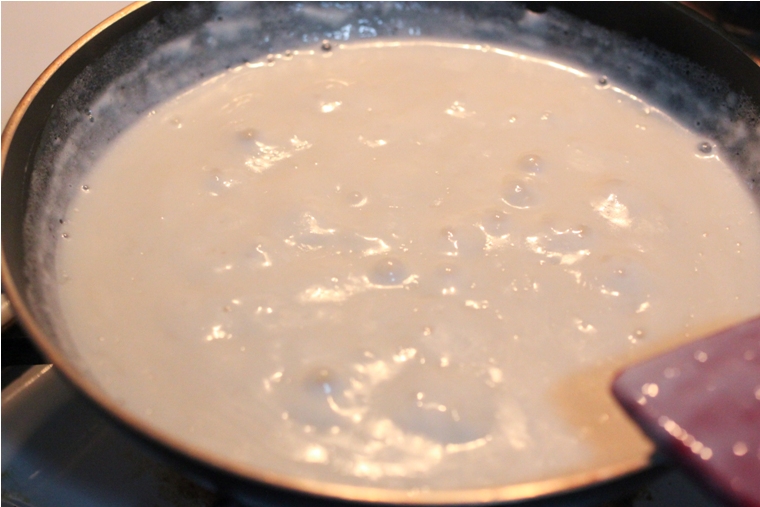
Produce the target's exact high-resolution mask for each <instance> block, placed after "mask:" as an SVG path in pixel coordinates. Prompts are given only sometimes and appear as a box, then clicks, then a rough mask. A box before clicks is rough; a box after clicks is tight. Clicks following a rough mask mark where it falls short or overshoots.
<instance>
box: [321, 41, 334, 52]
mask: <svg viewBox="0 0 760 507" xmlns="http://www.w3.org/2000/svg"><path fill="white" fill-rule="evenodd" d="M331 49H332V44H331V43H330V41H329V40H327V39H325V40H323V41H322V51H330V50H331Z"/></svg>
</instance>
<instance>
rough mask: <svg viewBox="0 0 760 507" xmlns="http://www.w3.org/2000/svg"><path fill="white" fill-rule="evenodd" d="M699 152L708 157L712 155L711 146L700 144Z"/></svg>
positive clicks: (705, 143) (706, 143)
mask: <svg viewBox="0 0 760 507" xmlns="http://www.w3.org/2000/svg"><path fill="white" fill-rule="evenodd" d="M699 151H700V152H702V153H704V154H705V155H708V154H710V153H712V145H711V144H710V143H708V142H704V143H700V145H699Z"/></svg>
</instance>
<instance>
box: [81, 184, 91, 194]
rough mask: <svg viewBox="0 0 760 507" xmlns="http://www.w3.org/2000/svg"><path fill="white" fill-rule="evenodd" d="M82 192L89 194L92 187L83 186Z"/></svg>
mask: <svg viewBox="0 0 760 507" xmlns="http://www.w3.org/2000/svg"><path fill="white" fill-rule="evenodd" d="M82 191H84V192H89V191H90V187H89V186H88V185H82Z"/></svg>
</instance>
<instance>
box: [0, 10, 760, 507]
mask: <svg viewBox="0 0 760 507" xmlns="http://www.w3.org/2000/svg"><path fill="white" fill-rule="evenodd" d="M225 18H226V19H225ZM244 19H253V20H255V23H252V24H251V26H254V27H255V28H251V29H250V30H248V29H241V30H238V31H237V32H236V33H234V34H233V35H232V36H230V37H229V38H224V37H220V36H218V37H216V38H213V37H209V30H210V27H212V26H214V27H217V28H218V26H220V24H223V23H225V21H228V22H230V23H232V22H236V23H240V22H241V20H244ZM362 20H364V21H365V22H362ZM378 20H381V21H382V23H377V21H378ZM242 25H245V24H244V23H243V24H242ZM536 25H540V29H536V28H535V26H536ZM346 26H354V27H358V26H363V27H367V28H366V29H365V30H364V31H363V32H362V31H360V30H354V31H353V33H352V32H351V30H348V31H347V30H345V27H346ZM602 27H605V28H602ZM607 29H609V30H612V32H610V31H608V30H607ZM233 32H234V31H233ZM225 33H228V34H229V33H230V32H229V31H227V32H225ZM365 35H367V36H385V37H394V38H402V37H418V36H430V37H447V38H467V39H478V40H483V41H485V42H489V43H494V44H504V45H507V44H509V45H519V46H523V47H525V48H526V49H528V50H544V51H547V52H549V53H551V54H555V55H557V56H558V57H561V58H563V59H566V60H570V61H574V62H577V63H578V64H580V65H582V66H584V67H586V68H590V69H593V70H596V71H598V72H599V73H600V75H601V74H604V75H606V76H609V77H610V78H611V79H615V80H617V81H619V82H623V83H626V86H627V88H628V89H629V90H631V91H632V92H634V93H637V94H641V95H643V96H646V97H647V98H648V99H649V100H650V101H651V102H654V103H655V104H656V105H658V106H660V107H661V108H663V109H665V110H667V111H669V112H670V113H671V114H672V115H674V116H676V117H677V118H678V119H679V120H680V121H681V122H682V123H684V124H686V125H688V126H690V127H691V128H692V129H694V130H695V131H697V132H699V133H701V134H702V135H704V136H706V137H710V138H712V139H714V140H715V142H716V143H717V144H718V145H719V146H720V149H721V152H722V154H724V156H725V157H727V158H729V159H731V160H732V162H733V163H734V165H735V166H736V167H737V168H738V169H737V170H738V171H739V173H740V174H739V175H740V177H741V178H742V179H743V180H744V181H745V182H746V183H747V185H748V188H750V189H751V191H752V192H753V195H754V196H755V197H756V198H758V199H760V197H758V196H760V184H759V183H760V177H759V175H760V162H758V159H759V158H760V155H759V153H760V150H759V149H758V133H757V115H756V111H757V110H758V109H760V69H758V67H757V65H755V64H754V62H752V61H751V60H750V59H749V58H748V57H746V55H744V54H743V53H742V52H741V51H740V50H739V49H738V48H737V47H736V46H734V45H733V44H732V43H731V42H729V41H728V40H726V39H725V38H724V37H723V36H722V35H721V34H720V33H719V32H718V31H716V30H715V29H714V28H713V27H711V26H710V25H709V24H708V23H707V22H705V21H704V20H702V19H700V18H699V17H697V16H695V15H694V14H692V13H690V12H689V11H688V10H686V9H684V8H682V7H679V6H674V5H669V4H667V5H666V4H645V5H639V4H637V5H629V4H606V3H605V4H593V5H587V4H568V5H564V4H540V5H538V4H531V5H529V9H526V8H525V7H524V6H521V5H509V4H490V3H489V4H472V3H467V4H435V3H431V4H422V5H419V4H409V5H393V6H390V7H389V6H387V5H380V4H369V5H366V4H363V5H353V4H351V5H342V6H338V7H336V6H312V5H306V6H304V5H300V4H252V5H245V6H239V7H238V8H236V11H235V12H234V13H231V11H225V10H223V8H222V7H218V6H216V5H212V4H186V3H179V4H164V3H156V4H145V5H144V4H135V5H133V6H130V7H128V8H126V9H124V10H123V11H121V12H120V13H118V14H117V15H115V16H113V17H112V18H110V19H109V20H107V21H106V22H104V23H103V24H101V25H99V26H98V27H96V28H95V29H94V30H92V31H91V32H89V33H88V34H87V35H85V36H84V37H83V38H82V39H80V40H79V41H78V42H77V43H75V44H74V45H73V46H72V47H71V48H70V49H69V50H67V51H66V52H65V53H64V54H63V55H62V56H61V57H60V58H59V59H58V60H56V62H55V63H54V64H53V65H52V66H51V67H50V68H49V69H48V70H46V71H45V73H44V74H43V75H42V76H41V77H40V79H38V81H37V82H35V84H34V85H33V87H32V88H31V89H30V91H29V92H28V93H27V94H26V95H25V97H24V98H23V99H22V102H21V104H20V105H19V107H18V108H17V110H16V111H15V113H14V114H13V116H12V117H11V120H10V121H9V122H8V126H7V128H6V130H5V131H4V132H3V138H2V155H3V173H2V245H3V261H2V262H3V264H2V273H3V284H4V289H5V290H6V291H7V294H8V296H9V298H10V300H11V302H12V304H13V306H14V308H15V310H16V313H17V315H18V318H19V320H20V322H21V324H22V325H23V326H24V328H25V329H26V331H27V332H28V334H29V335H30V336H31V337H32V339H33V340H34V341H35V343H36V344H37V345H38V346H39V347H40V349H41V350H42V351H43V352H44V353H45V355H46V356H47V357H48V358H49V359H50V360H51V361H52V362H53V363H54V364H56V366H57V367H58V368H59V369H60V370H61V371H62V372H63V373H64V375H65V376H66V377H67V378H68V379H69V380H70V381H71V382H72V383H73V384H74V385H76V386H77V387H78V388H79V389H80V390H82V391H83V392H84V393H85V394H86V395H88V396H89V397H90V398H91V399H92V400H93V401H94V402H95V403H96V404H97V405H98V406H99V407H101V408H102V409H103V410H104V411H105V412H106V413H108V414H109V415H110V416H111V417H113V418H114V419H115V420H116V421H118V422H119V423H120V424H122V425H124V426H125V427H126V428H128V429H130V431H133V432H135V433H136V434H137V435H138V436H140V438H142V439H143V440H144V441H145V442H146V443H148V445H150V446H151V447H152V448H154V449H156V450H157V451H160V452H162V453H164V454H165V455H166V456H168V457H170V458H172V459H175V460H177V461H178V462H180V463H182V464H183V465H184V466H186V467H187V468H188V469H189V470H191V471H193V472H194V473H196V474H197V475H199V476H200V477H203V478H205V479H207V480H209V481H211V482H213V483H215V484H217V485H222V486H223V487H225V488H228V489H229V490H231V491H235V490H254V491H256V492H257V493H258V494H262V495H264V496H265V497H272V496H273V497H277V498H278V499H279V498H282V497H283V496H282V495H283V494H284V495H286V498H293V493H292V492H296V493H294V494H296V495H297V494H301V493H305V494H313V495H318V496H320V497H329V498H339V499H344V500H359V501H372V502H383V503H395V502H400V503H481V502H493V501H525V500H531V499H532V500H534V501H540V500H541V499H546V498H548V497H551V496H553V495H558V494H562V495H565V497H567V498H568V499H570V498H572V495H573V494H574V493H573V492H574V491H577V490H579V489H582V488H588V487H590V486H593V487H594V488H595V490H596V491H602V490H604V489H605V487H606V488H607V489H608V490H609V489H614V488H617V487H618V486H619V482H614V481H619V480H621V479H626V480H628V481H630V480H631V477H639V478H640V477H642V475H646V474H647V473H649V472H650V471H651V468H650V467H651V465H652V463H653V458H652V457H651V456H650V455H649V453H648V452H645V453H643V454H642V455H641V456H639V457H637V458H635V459H626V460H623V461H621V462H619V463H615V464H613V465H610V466H606V467H603V468H600V469H597V470H592V471H583V472H580V473H574V474H569V475H566V476H561V477H556V478H552V479H547V480H541V481H535V482H529V483H523V484H511V485H505V486H502V487H489V488H483V489H468V490H452V491H426V490H425V489H424V488H422V487H420V488H418V489H415V490H413V491H399V490H387V489H381V488H374V487H372V486H347V485H342V484H329V483H321V482H313V481H307V480H302V479H299V478H298V477H290V476H287V475H283V474H278V473H273V472H271V471H267V470H266V469H260V468H253V467H247V466H241V465H240V464H239V463H236V462H234V461H232V460H230V459H227V458H225V457H224V456H217V455H212V454H209V453H207V452H202V451H199V450H198V449H196V448H194V447H193V445H192V442H186V441H182V440H179V439H177V438H176V437H174V436H173V435H171V434H166V433H165V432H162V431H159V430H157V429H156V428H154V427H152V426H151V425H150V424H147V423H146V422H145V421H144V420H141V419H138V418H136V417H135V416H134V415H133V414H131V413H129V412H127V411H126V410H124V409H123V408H122V407H120V406H119V405H118V403H117V402H116V401H115V400H113V399H110V398H109V397H108V396H107V395H106V394H105V393H104V392H103V391H102V390H101V389H100V388H99V387H98V386H97V385H95V384H94V382H93V381H92V380H91V379H90V377H89V376H88V374H87V366H86V365H84V364H81V361H79V360H78V358H77V354H76V350H75V348H74V347H73V346H72V345H71V344H70V342H69V341H68V340H67V337H66V335H65V331H64V330H63V329H62V326H61V325H60V317H59V315H58V308H57V302H56V299H55V294H54V292H55V291H52V290H51V287H53V286H54V275H53V272H52V266H53V265H54V264H53V252H54V244H55V238H57V237H58V236H59V235H60V222H59V221H60V217H61V216H62V212H63V210H64V209H65V207H66V204H67V203H68V202H69V200H70V198H71V191H70V188H72V186H74V187H75V186H76V185H75V183H76V181H77V180H78V178H79V176H80V175H81V174H82V172H83V171H85V170H86V169H87V168H88V167H89V166H90V165H91V164H92V163H93V161H94V160H95V159H97V157H98V155H99V153H100V152H101V151H102V150H103V149H104V147H105V146H106V145H107V143H108V141H109V140H110V139H113V138H114V137H115V136H117V135H118V133H119V132H120V131H122V130H123V129H124V128H126V127H127V126H129V125H130V124H131V123H132V122H134V121H135V120H136V119H137V118H138V117H139V116H140V115H141V114H142V113H143V112H144V111H147V110H149V109H150V108H151V107H153V106H154V105H156V104H158V103H159V102H161V101H162V100H163V99H165V98H168V97H170V96H172V95H174V94H176V93H177V92H179V91H180V90H182V89H184V88H186V87H188V86H191V85H192V84H194V83H197V82H199V81H201V80H203V79H204V78H206V77H208V76H211V75H213V74H216V73H218V72H221V71H223V70H224V69H225V68H227V67H228V66H230V65H236V64H239V63H241V62H243V61H246V60H250V61H254V60H257V59H260V58H262V57H263V55H266V54H267V53H270V52H281V51H284V50H286V49H290V48H296V47H299V46H301V45H303V44H304V41H307V42H309V43H314V42H316V41H318V40H321V39H322V38H331V39H334V40H354V39H355V38H359V37H362V36H365ZM212 40H213V43H212V42H211V41H212ZM177 41H184V42H185V43H188V44H189V45H190V48H191V51H190V52H189V53H183V52H180V51H176V50H174V49H176V47H177V46H176V43H177ZM173 48H174V49H173ZM652 55H654V56H656V58H654V59H653V58H652ZM105 90H110V91H112V92H114V91H115V93H114V94H112V96H113V97H115V98H114V99H112V100H111V101H110V102H108V103H106V104H104V103H103V102H102V101H99V98H100V97H101V96H102V93H103V92H104V91H105ZM96 106H97V108H98V109H97V110H96V113H97V115H98V128H97V129H92V128H90V124H91V123H92V122H91V119H92V116H93V109H95V108H96ZM737 124H741V125H743V126H744V128H741V129H737V128H735V127H736V125H737ZM72 146H75V147H76V149H75V150H72V149H71V147H72ZM654 461H656V459H655V460H654ZM513 465H514V464H508V463H505V466H513ZM611 481H612V482H611ZM283 491H287V492H291V493H283Z"/></svg>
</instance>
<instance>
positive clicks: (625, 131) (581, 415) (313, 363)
mask: <svg viewBox="0 0 760 507" xmlns="http://www.w3.org/2000/svg"><path fill="white" fill-rule="evenodd" d="M705 142H708V141H707V140H705V139H702V138H699V137H697V136H694V135H692V134H691V133H689V132H688V131H687V130H686V129H684V128H682V127H681V126H679V125H677V124H676V123H674V122H673V121H672V120H671V119H670V118H669V117H668V116H667V115H665V114H664V113H662V112H660V111H658V110H657V109H655V108H653V107H651V106H649V105H647V104H646V103H645V102H643V101H642V100H640V99H639V98H637V97H635V96H632V95H630V94H629V93H627V92H625V90H623V89H621V88H618V87H617V86H615V84H614V83H610V82H608V80H607V79H606V78H603V79H602V78H600V76H596V75H592V74H589V73H587V72H585V71H583V70H580V69H577V68H573V67H571V66H568V65H565V64H563V63H561V62H556V61H553V60H548V59H542V58H541V57H537V56H532V55H527V54H524V53H519V52H514V51H511V50H508V49H504V48H497V47H489V46H484V45H479V44H463V43H453V42H442V41H424V40H422V41H420V40H417V41H414V42H393V41H373V42H372V43H367V44H345V45H340V46H338V47H332V46H331V47H329V48H327V49H324V48H315V49H314V50H300V51H292V52H289V53H287V54H282V55H272V57H271V58H267V59H265V60H264V61H262V62H257V63H251V64H246V65H242V66H240V67H236V68H233V69H231V70H229V71H228V72H226V73H224V74H222V75H219V76H216V77H213V78H211V79H209V80H208V81H207V82H205V83H203V84H201V85H199V86H198V87H196V88H194V89H191V90H189V91H187V92H186V93H183V94H182V95H180V96H178V97H176V98H175V99H173V100H171V101H169V102H167V103H166V104H163V105H161V106H160V107H158V108H156V109H155V110H154V111H151V112H150V114H148V115H147V116H146V117H145V118H144V119H143V120H141V121H140V122H139V123H138V124H136V125H135V126H133V127H132V128H130V129H129V130H128V131H127V132H125V133H124V134H122V135H121V137H120V138H119V139H118V140H117V141H116V142H115V143H114V144H113V146H112V147H111V148H110V150H109V151H108V152H107V153H106V155H105V156H104V157H103V158H102V159H101V160H100V161H99V162H98V164H97V166H96V167H95V169H94V170H93V171H92V172H91V173H90V174H88V175H87V176H86V178H85V181H83V182H82V187H81V188H82V192H81V194H80V195H79V196H78V197H77V198H76V199H75V200H74V202H73V203H72V204H71V206H70V209H69V212H68V214H67V216H66V220H65V224H64V230H65V232H64V234H65V237H63V238H62V239H61V241H60V245H59V249H58V258H57V262H58V272H59V279H60V294H61V303H62V306H63V310H64V314H65V316H66V319H67V324H68V327H69V329H70V331H71V334H72V336H74V337H75V339H76V346H77V350H78V352H79V354H80V355H82V356H83V357H85V358H86V360H87V362H88V364H90V365H92V369H91V372H90V373H91V375H92V376H93V378H94V379H95V381H96V382H97V383H98V384H99V385H100V386H101V387H102V388H103V389H104V390H105V391H106V392H108V393H110V394H112V395H113V396H114V397H116V398H117V399H118V400H120V401H121V402H122V403H123V404H124V406H125V407H126V408H127V409H128V410H130V411H131V412H133V413H134V414H135V415H136V416H138V417H141V418H145V419H146V420H150V421H151V423H152V424H155V425H157V426H158V427H159V428H161V429H163V430H166V431H167V432H169V431H170V432H173V433H174V434H178V435H180V438H183V439H185V440H186V441H188V442H190V443H191V445H192V446H197V447H198V448H200V449H203V450H204V451H205V452H211V453H215V454H218V455H222V456H226V457H232V459H234V460H236V461H238V462H240V463H244V464H248V465H252V466H255V467H259V468H261V469H264V470H268V471H272V472H275V473H290V474H295V475H297V476H299V477H303V478H307V479H319V480H326V481H330V482H335V483H343V484H354V485H372V486H378V487H385V488H393V489H402V488H410V487H418V486H419V485H420V484H421V483H424V485H425V486H426V487H428V488H430V489H434V490H446V489H454V488H458V489H464V488H479V487H487V486H502V485H507V484H515V483H520V482H526V481H535V480H541V479H546V478H551V477H554V476H556V475H557V474H566V473H573V472H582V471H585V470H591V469H595V468H599V467H604V466H613V465H615V464H617V463H620V462H622V461H625V460H626V459H629V458H631V457H634V456H638V455H640V454H641V452H642V449H648V448H649V445H650V444H648V443H647V441H646V440H645V439H644V438H643V437H642V436H641V435H640V434H639V433H638V431H637V430H636V429H635V428H633V426H632V425H631V424H630V423H628V422H627V421H626V420H625V417H624V416H623V414H622V412H621V411H620V410H619V409H618V408H617V407H616V406H615V405H614V403H613V401H612V399H611V397H610V395H609V394H608V385H609V382H610V381H611V376H612V372H613V371H614V370H615V369H616V368H617V367H619V366H620V365H622V364H625V363H627V362H629V361H631V360H634V359H637V358H639V357H642V356H644V355H649V354H652V353H654V352H656V351H657V350H662V349H664V348H666V347H669V346H672V345H674V344H677V343H681V342H684V341H687V340H688V339H690V338H691V337H694V336H697V335H698V334H700V333H704V332H706V331H709V330H712V329H716V328H719V327H721V326H724V325H726V324H728V323H731V322H734V321H737V320H741V319H743V318H746V317H748V316H750V315H752V314H753V313H757V312H758V311H759V310H760V266H758V263H757V259H758V258H760V218H758V211H757V208H756V206H755V205H754V203H753V202H752V199H751V197H750V196H749V194H748V193H747V192H746V190H745V189H744V188H743V187H742V185H741V183H740V182H739V181H738V179H737V178H736V176H735V175H734V174H733V172H732V171H731V169H730V168H729V167H727V166H726V165H725V164H724V163H723V162H722V160H721V159H720V156H719V155H718V154H717V153H716V152H715V150H705V149H704V147H703V143H705ZM505 463H506V464H510V463H511V464H515V463H519V466H505Z"/></svg>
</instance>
